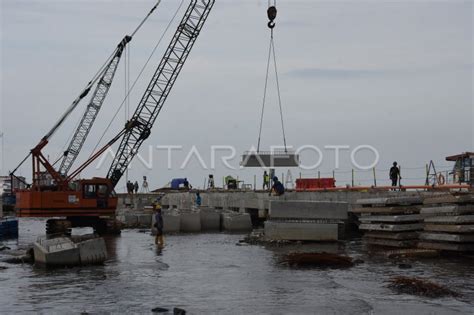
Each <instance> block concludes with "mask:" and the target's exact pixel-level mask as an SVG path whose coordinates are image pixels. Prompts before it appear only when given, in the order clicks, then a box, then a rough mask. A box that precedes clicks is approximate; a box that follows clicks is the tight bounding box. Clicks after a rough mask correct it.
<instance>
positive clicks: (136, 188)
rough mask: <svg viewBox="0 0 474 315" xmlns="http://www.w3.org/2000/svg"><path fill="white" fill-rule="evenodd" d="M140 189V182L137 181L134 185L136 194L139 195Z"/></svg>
mask: <svg viewBox="0 0 474 315" xmlns="http://www.w3.org/2000/svg"><path fill="white" fill-rule="evenodd" d="M138 188H139V186H138V182H137V181H135V184H133V189H134V190H135V194H138Z"/></svg>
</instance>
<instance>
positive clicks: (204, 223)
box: [201, 208, 221, 231]
mask: <svg viewBox="0 0 474 315" xmlns="http://www.w3.org/2000/svg"><path fill="white" fill-rule="evenodd" d="M220 229H221V215H220V213H219V212H218V211H216V210H215V209H213V208H201V230H202V231H220Z"/></svg>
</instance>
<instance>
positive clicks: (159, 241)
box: [155, 204, 164, 248]
mask: <svg viewBox="0 0 474 315" xmlns="http://www.w3.org/2000/svg"><path fill="white" fill-rule="evenodd" d="M155 228H156V237H155V244H156V245H158V247H159V248H163V246H164V239H163V216H162V215H161V205H159V204H156V205H155Z"/></svg>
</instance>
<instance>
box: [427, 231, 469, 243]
mask: <svg viewBox="0 0 474 315" xmlns="http://www.w3.org/2000/svg"><path fill="white" fill-rule="evenodd" d="M420 239H421V240H426V241H435V242H455V243H472V242H474V235H472V234H448V233H427V232H423V233H421V234H420Z"/></svg>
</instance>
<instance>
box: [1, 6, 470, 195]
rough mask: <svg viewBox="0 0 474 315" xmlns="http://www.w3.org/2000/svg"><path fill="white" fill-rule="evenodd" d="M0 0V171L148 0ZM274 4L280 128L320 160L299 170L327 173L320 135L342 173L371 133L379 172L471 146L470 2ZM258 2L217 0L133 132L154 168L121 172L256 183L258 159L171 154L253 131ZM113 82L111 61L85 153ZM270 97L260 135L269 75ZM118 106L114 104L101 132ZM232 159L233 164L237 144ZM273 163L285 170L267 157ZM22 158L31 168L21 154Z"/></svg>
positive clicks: (328, 158)
mask: <svg viewBox="0 0 474 315" xmlns="http://www.w3.org/2000/svg"><path fill="white" fill-rule="evenodd" d="M0 2H1V36H2V40H1V72H0V73H1V103H0V105H1V106H0V109H1V112H0V117H1V120H0V133H1V132H4V155H5V161H3V164H2V165H3V169H2V170H1V171H0V172H1V173H3V174H5V173H7V172H8V170H11V169H13V168H14V167H15V166H16V164H18V162H19V161H20V160H21V159H22V158H23V157H24V156H25V155H26V154H27V152H28V151H29V149H31V148H32V147H33V146H34V145H35V144H36V143H38V141H39V140H40V139H41V137H42V136H44V135H45V134H46V132H47V131H48V130H49V129H50V128H51V127H52V125H53V124H54V123H55V122H56V120H57V119H58V117H59V116H60V115H61V114H62V113H63V112H64V110H65V109H66V107H67V106H69V104H70V103H71V102H72V101H73V99H74V98H75V97H76V96H77V95H78V93H79V92H80V90H81V89H82V88H83V87H84V85H85V84H86V83H87V81H88V80H89V79H90V78H91V76H92V75H93V74H94V73H95V72H96V71H97V69H98V68H99V66H100V65H101V64H102V63H103V62H104V61H105V59H106V58H107V57H108V56H109V54H110V53H111V52H112V51H113V49H114V48H115V46H116V44H117V43H118V42H119V41H120V40H121V39H122V37H123V36H124V35H125V34H128V33H130V32H131V31H132V30H133V29H134V28H135V27H136V26H137V24H138V23H139V22H140V21H141V19H142V18H143V17H144V15H145V14H146V13H147V12H148V10H149V9H150V8H151V7H152V6H153V4H154V2H155V1H152V0H149V1H148V0H147V1H97V0H94V1H20V0H0ZM179 3H180V1H178V0H163V1H162V4H161V5H160V6H159V8H158V10H157V11H156V12H155V13H154V14H153V15H152V16H151V17H150V19H149V21H148V22H147V23H146V24H145V25H144V26H143V28H142V29H141V30H140V32H139V33H137V35H136V36H135V37H134V39H133V41H132V42H131V44H130V68H131V77H132V79H134V78H135V77H136V76H137V74H138V72H139V69H140V68H141V67H142V65H143V64H144V62H145V60H146V59H147V57H148V56H149V55H150V53H151V50H152V49H153V47H154V46H155V44H156V43H157V41H158V39H159V37H160V36H161V35H162V33H163V31H164V29H165V27H166V25H167V24H168V23H169V21H170V20H171V17H172V15H173V14H174V12H175V11H176V9H177V8H178V5H179ZM187 5H188V1H185V3H184V5H183V7H182V9H181V11H180V13H179V14H178V17H179V18H177V19H176V21H175V22H174V23H173V26H172V28H171V31H170V32H168V33H167V35H166V36H165V39H164V40H163V42H162V43H161V45H160V46H159V48H158V51H157V53H156V54H155V55H154V56H153V59H152V62H151V63H150V64H149V66H148V67H147V69H146V71H145V72H144V74H143V75H142V77H141V78H140V80H139V82H138V84H137V86H136V87H135V89H134V90H133V92H132V94H131V98H130V104H131V105H130V107H131V111H132V112H133V110H134V108H135V107H136V105H137V104H138V102H139V99H140V98H141V95H142V94H143V92H144V89H145V87H146V85H147V84H148V81H149V80H150V77H151V75H152V73H153V72H154V70H155V67H156V66H157V64H158V62H159V60H160V58H161V56H162V55H163V52H164V50H165V49H166V46H167V44H168V42H169V39H170V37H171V36H172V34H173V32H174V30H175V29H176V26H177V23H178V22H179V20H180V18H181V16H182V14H183V13H184V9H185V7H186V6H187ZM277 7H278V17H277V20H276V24H277V26H276V28H275V43H276V50H277V58H278V66H279V73H280V85H281V93H282V101H283V111H284V120H285V127H286V133H287V142H288V144H289V145H291V146H293V147H294V148H298V147H301V146H304V145H313V146H317V147H319V148H320V149H321V150H322V153H323V157H324V158H323V161H322V164H321V165H320V167H319V168H318V169H315V170H310V171H308V170H299V169H292V173H293V176H294V177H296V176H299V172H302V173H303V175H305V176H316V174H317V172H318V170H319V171H321V172H322V173H323V174H326V172H332V170H333V169H334V167H335V163H334V155H335V154H334V151H333V150H325V149H324V146H327V145H347V146H349V147H350V149H349V150H345V151H342V152H341V153H340V155H341V162H340V165H339V168H340V170H339V171H340V175H337V176H336V179H337V180H338V183H339V184H343V183H345V181H346V180H347V179H348V178H349V177H350V170H351V168H353V167H354V166H353V165H351V162H350V152H351V150H353V149H354V148H356V147H357V146H359V145H371V146H373V147H374V148H376V149H377V150H378V152H379V153H380V161H379V163H378V165H377V167H376V168H377V169H378V170H380V171H378V172H377V176H379V177H380V178H379V183H384V182H385V183H388V178H387V176H388V175H387V172H386V171H385V169H387V168H389V167H390V165H391V163H392V162H393V161H394V160H396V161H398V162H399V164H401V165H402V169H403V170H404V171H403V172H404V175H405V178H406V183H407V182H412V183H419V184H422V183H423V180H421V179H416V178H418V177H423V167H424V165H425V163H427V162H429V161H430V160H434V161H435V163H436V165H438V167H439V169H446V167H447V166H449V165H450V164H449V163H448V162H446V161H444V158H445V157H446V156H448V155H453V154H457V153H460V152H463V151H469V150H470V151H472V150H474V129H473V121H474V113H473V2H472V1H455V0H450V1H390V2H386V1H356V0H354V1H315V0H299V1H295V0H291V1H290V0H287V1H285V0H279V1H278V2H277ZM266 8H267V1H257V0H252V1H243V0H238V1H237V0H217V1H216V4H215V6H214V9H213V11H212V12H211V15H210V17H209V19H208V22H207V24H206V25H205V26H204V29H203V31H202V33H201V35H200V36H199V38H198V40H197V43H196V45H195V47H194V49H193V51H192V52H191V55H190V57H189V58H188V61H187V63H186V65H185V66H184V68H183V71H182V73H181V75H180V77H179V78H178V80H177V82H176V85H175V87H174V89H173V91H172V92H171V94H170V96H169V98H168V100H167V102H166V104H165V107H164V109H163V111H162V112H161V114H160V116H159V117H158V120H157V122H156V124H155V126H154V128H153V132H152V136H151V137H150V138H149V139H148V140H147V141H146V143H145V144H144V148H143V150H142V155H144V157H145V158H146V159H148V150H149V149H148V147H149V146H151V148H152V150H151V152H152V157H153V168H152V170H148V169H147V168H146V167H145V166H144V165H143V164H141V163H134V164H133V165H132V169H131V170H130V174H129V176H130V179H132V180H135V179H137V180H139V181H141V180H140V178H141V177H142V176H143V175H147V176H148V177H149V178H150V180H149V181H150V185H151V186H152V187H153V188H155V187H160V186H163V185H165V184H166V183H168V182H169V181H170V180H171V179H172V178H174V177H188V178H189V179H190V181H191V183H194V185H195V186H202V185H203V182H204V178H205V177H206V176H207V174H209V173H214V174H215V176H216V178H218V180H217V182H218V183H220V181H221V180H220V178H222V176H225V175H233V176H239V178H241V179H243V180H245V181H246V182H247V183H253V175H254V174H257V175H258V182H260V177H261V173H262V171H261V170H260V169H245V170H227V169H226V168H225V167H224V165H222V164H220V163H219V162H217V163H216V169H215V170H211V171H210V170H205V169H202V167H201V166H200V163H199V161H197V159H195V158H193V159H192V161H191V163H190V164H189V165H188V167H187V168H186V169H184V170H180V169H179V166H180V165H181V164H182V163H183V161H184V160H185V158H186V155H187V154H188V152H189V150H190V149H191V147H192V146H193V145H195V146H196V147H197V148H198V150H199V152H200V153H201V155H202V157H203V160H204V162H205V164H206V165H207V166H210V164H211V159H210V155H211V149H210V148H211V146H212V145H231V146H234V147H235V148H236V152H237V155H240V154H241V153H243V152H244V151H245V150H248V149H249V148H250V147H251V146H255V145H256V142H257V136H258V126H259V118H260V110H261V102H262V95H263V86H264V79H265V66H266V57H267V56H266V54H267V49H268V40H269V30H268V28H267V27H266V23H267V17H266ZM124 85H125V81H124V67H123V64H121V65H120V68H119V70H118V73H117V76H116V78H115V81H114V84H113V86H112V88H111V91H110V94H109V97H108V98H107V100H106V102H105V104H104V107H103V109H102V111H101V113H100V115H99V118H98V120H97V122H96V124H95V126H94V129H93V131H92V132H91V134H90V136H89V139H88V141H87V143H86V146H85V147H84V150H83V151H84V154H82V155H81V157H80V160H82V161H83V160H84V159H85V158H86V157H87V156H88V155H89V154H90V151H91V150H92V148H93V147H94V146H95V145H96V143H97V140H98V138H99V137H100V135H101V134H102V133H103V131H104V129H105V126H106V125H107V124H108V123H109V121H110V120H111V118H112V116H113V114H114V113H115V111H116V110H117V107H118V105H120V103H121V101H122V99H123V97H124V93H125V89H124ZM267 101H268V103H267V105H266V111H265V118H264V125H263V133H262V146H263V148H264V149H267V148H269V147H270V146H271V145H281V144H282V140H281V139H282V136H281V128H280V117H279V111H278V103H277V98H276V90H275V80H274V77H273V76H272V77H270V81H269V95H268V99H267ZM83 110H84V107H80V108H79V110H78V113H77V114H75V115H74V116H73V117H71V119H70V120H69V121H68V122H67V123H66V124H64V126H63V127H62V128H61V130H60V131H59V132H58V134H57V135H56V136H55V137H54V138H53V139H51V143H50V145H49V146H48V147H47V149H46V150H45V151H46V154H48V155H49V156H50V159H51V160H53V159H54V158H55V157H57V156H58V155H59V154H61V151H62V150H63V148H64V146H65V144H66V142H67V139H68V137H69V136H70V134H71V131H72V130H73V128H74V127H75V124H76V123H77V119H78V117H79V116H80V114H81V113H82V111H83ZM124 121H125V114H124V111H123V110H122V111H121V112H120V113H119V115H118V116H117V119H116V120H115V121H114V123H113V124H112V127H111V129H110V130H109V132H108V133H107V135H106V137H105V139H110V138H111V137H113V135H114V134H115V133H117V132H118V131H119V129H120V128H121V127H122V126H123V123H124ZM104 141H105V140H104ZM158 145H160V146H163V145H182V146H183V148H184V150H183V151H173V153H172V163H171V164H172V166H173V167H172V168H173V169H171V170H168V169H167V153H166V151H164V150H157V149H156V146H158ZM228 153H229V152H223V153H221V154H220V155H226V154H228ZM217 158H219V155H218V156H217ZM301 158H302V162H303V163H304V164H305V165H311V164H314V163H315V160H317V159H318V157H317V156H316V154H315V153H312V152H308V151H306V152H304V153H302V157H301ZM371 160H373V154H370V152H367V151H366V152H361V153H360V154H359V155H358V161H359V164H364V163H365V164H364V165H367V164H370V161H371ZM109 164H110V160H108V162H107V161H106V163H104V166H103V167H102V168H100V169H96V168H95V167H94V166H93V167H91V168H89V169H88V170H87V171H86V172H84V173H83V174H82V176H83V177H87V176H105V175H106V173H107V170H108V166H109ZM232 164H233V165H234V166H235V167H238V165H239V158H238V157H237V158H235V159H234V160H233V162H232ZM282 172H285V173H286V169H279V170H277V174H281V173H282ZM20 173H21V174H22V175H25V176H28V177H29V174H30V163H26V164H25V166H24V167H22V168H21V169H20ZM322 176H323V175H322ZM324 176H325V175H324ZM370 181H371V173H370V172H362V171H359V172H356V183H357V184H370V183H371V182H370ZM259 185H260V184H259ZM120 186H121V187H122V186H123V183H121V184H120ZM121 189H122V188H120V187H119V190H121Z"/></svg>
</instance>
